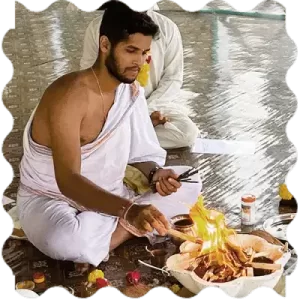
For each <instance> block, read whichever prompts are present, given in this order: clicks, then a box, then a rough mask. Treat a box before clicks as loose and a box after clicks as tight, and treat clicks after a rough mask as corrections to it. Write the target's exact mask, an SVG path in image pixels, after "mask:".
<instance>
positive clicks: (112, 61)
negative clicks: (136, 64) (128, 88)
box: [105, 50, 136, 84]
mask: <svg viewBox="0 0 300 300" xmlns="http://www.w3.org/2000/svg"><path fill="white" fill-rule="evenodd" d="M105 66H106V68H107V70H108V72H109V73H110V74H111V75H112V76H113V77H115V78H116V79H117V80H118V81H120V82H122V83H129V84H130V83H133V82H134V81H135V80H136V78H133V79H132V78H127V77H126V76H123V75H122V74H121V72H120V68H119V66H118V64H117V60H116V57H115V55H114V51H113V50H111V51H110V54H109V56H108V57H107V58H106V60H105Z"/></svg>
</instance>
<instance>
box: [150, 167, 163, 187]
mask: <svg viewBox="0 0 300 300" xmlns="http://www.w3.org/2000/svg"><path fill="white" fill-rule="evenodd" d="M160 169H162V167H160V166H158V165H157V166H155V167H154V168H152V169H151V170H150V173H149V176H148V181H149V184H151V183H152V182H153V177H154V175H155V173H156V172H157V171H158V170H160Z"/></svg>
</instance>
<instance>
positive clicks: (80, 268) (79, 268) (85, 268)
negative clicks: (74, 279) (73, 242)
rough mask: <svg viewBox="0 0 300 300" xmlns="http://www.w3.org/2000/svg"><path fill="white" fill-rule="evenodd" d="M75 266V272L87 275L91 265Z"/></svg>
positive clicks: (78, 264) (80, 264)
mask: <svg viewBox="0 0 300 300" xmlns="http://www.w3.org/2000/svg"><path fill="white" fill-rule="evenodd" d="M74 264H75V270H76V272H78V273H82V274H83V273H85V272H86V271H88V270H89V268H90V264H88V263H74Z"/></svg>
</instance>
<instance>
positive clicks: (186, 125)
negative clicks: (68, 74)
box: [80, 10, 199, 149]
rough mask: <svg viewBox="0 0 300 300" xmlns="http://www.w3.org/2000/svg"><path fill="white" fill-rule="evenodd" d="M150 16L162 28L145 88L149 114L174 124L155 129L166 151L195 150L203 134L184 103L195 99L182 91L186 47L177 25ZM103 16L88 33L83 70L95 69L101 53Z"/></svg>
mask: <svg viewBox="0 0 300 300" xmlns="http://www.w3.org/2000/svg"><path fill="white" fill-rule="evenodd" d="M147 14H148V15H149V16H150V17H151V18H152V20H153V21H154V22H155V23H156V24H157V25H158V26H159V31H160V35H159V38H158V39H156V40H153V42H152V44H151V62H150V76H149V80H148V84H147V85H146V87H145V95H146V98H147V103H148V110H149V114H151V113H152V112H154V111H156V110H158V111H160V112H162V113H163V114H165V115H166V116H167V117H168V118H169V119H170V122H169V123H168V124H166V125H165V126H163V125H159V126H157V127H156V128H155V130H156V134H157V136H158V140H159V142H160V145H161V146H162V147H163V148H165V149H170V148H179V147H186V146H192V145H193V143H194V141H195V139H196V138H197V136H198V134H199V130H198V128H197V126H196V125H195V124H194V123H193V122H192V121H191V119H190V118H189V117H188V113H187V109H186V108H185V107H183V105H182V102H183V99H186V98H188V97H192V96H194V94H193V93H190V92H187V91H183V90H181V87H182V84H183V46H182V39H181V34H180V31H179V29H178V27H177V26H176V24H175V23H174V22H173V21H171V20H170V19H169V18H167V17H165V16H163V15H162V14H160V13H157V12H155V11H153V10H149V11H148V12H147ZM101 21H102V16H99V17H97V18H95V19H94V20H92V21H91V23H90V24H89V26H88V28H87V29H86V33H85V37H84V44H83V55H82V58H81V61H80V67H81V69H87V68H89V67H91V66H92V65H93V64H94V63H95V61H96V59H97V57H98V52H99V31H100V24H101Z"/></svg>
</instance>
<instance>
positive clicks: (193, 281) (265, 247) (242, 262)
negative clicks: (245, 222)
mask: <svg viewBox="0 0 300 300" xmlns="http://www.w3.org/2000/svg"><path fill="white" fill-rule="evenodd" d="M229 244H230V246H228V247H229V248H230V252H229V253H227V254H226V255H227V256H226V257H227V260H228V261H227V262H224V264H223V265H219V264H218V261H217V257H216V256H217V254H216V253H211V254H210V255H207V254H204V255H201V249H200V245H199V244H193V243H191V242H185V243H183V244H182V245H181V247H180V254H175V255H173V256H171V257H170V258H169V259H168V260H167V263H166V266H167V270H168V271H169V272H170V273H171V274H172V276H174V277H175V278H176V279H177V280H178V281H179V282H180V283H181V284H182V285H183V286H185V287H186V288H187V289H188V290H190V291H191V292H192V293H194V294H198V293H199V292H200V291H201V290H203V289H204V288H206V287H208V286H215V287H219V288H221V289H222V290H224V291H225V292H226V293H227V294H228V295H230V296H232V297H244V296H246V295H248V294H249V293H250V292H251V291H252V290H254V289H256V288H257V287H261V286H265V287H270V288H274V287H275V285H276V284H277V282H278V281H279V279H280V277H281V276H282V273H283V268H284V265H285V264H286V263H287V261H288V260H289V258H290V253H285V252H284V251H283V248H282V247H281V246H277V245H272V244H269V243H268V242H266V241H265V240H264V239H262V238H260V237H258V236H254V235H248V234H239V235H232V236H230V237H229ZM203 247H205V243H204V245H203ZM247 252H248V254H247ZM211 259H213V260H211ZM209 260H211V261H209ZM232 265H233V266H234V267H232ZM231 268H232V269H231Z"/></svg>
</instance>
